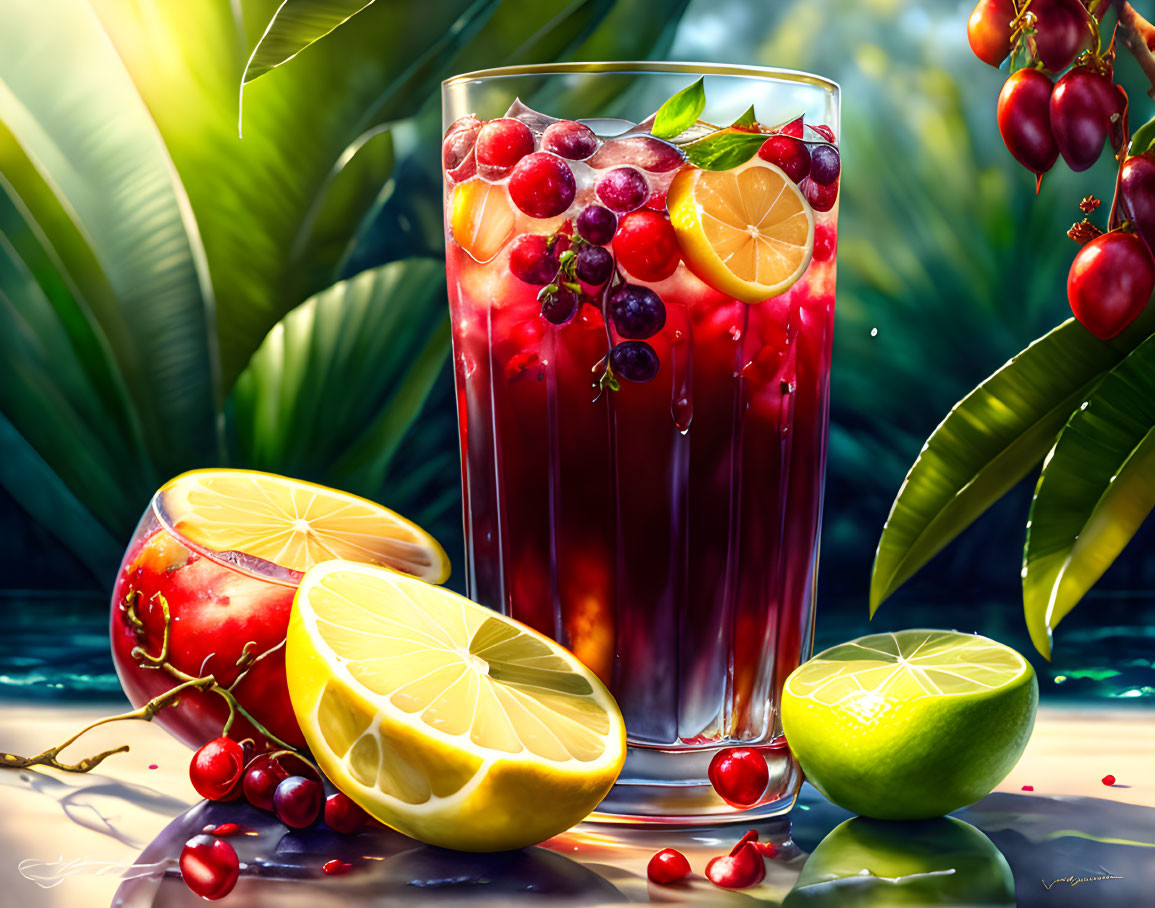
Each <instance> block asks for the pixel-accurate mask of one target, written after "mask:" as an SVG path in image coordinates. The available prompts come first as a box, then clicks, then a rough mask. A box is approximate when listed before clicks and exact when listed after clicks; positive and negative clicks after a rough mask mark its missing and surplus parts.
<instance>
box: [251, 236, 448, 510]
mask: <svg viewBox="0 0 1155 908" xmlns="http://www.w3.org/2000/svg"><path fill="white" fill-rule="evenodd" d="M444 292H445V282H444V265H443V263H442V262H440V261H439V260H434V259H410V260H406V261H400V262H391V263H390V264H388V265H384V266H382V267H380V268H375V269H372V270H370V271H365V272H362V273H361V274H358V275H357V276H355V277H353V278H350V279H349V280H347V281H341V282H339V283H337V284H334V285H333V286H332V287H329V288H328V289H326V290H324V291H323V292H321V293H319V294H317V295H316V296H313V297H311V298H310V299H308V300H307V301H305V302H304V303H302V304H301V305H300V306H298V307H297V308H296V309H294V310H293V311H292V312H290V313H289V314H288V315H287V316H285V318H283V319H282V320H281V322H280V323H278V325H277V326H276V327H275V328H274V329H273V330H272V331H270V332H269V335H268V337H267V338H265V341H264V343H262V344H261V346H260V348H259V349H258V350H257V352H256V353H254V354H253V357H252V360H251V361H250V363H249V365H248V367H247V368H246V369H245V371H244V372H243V373H242V374H241V376H240V378H239V379H238V380H237V383H236V387H235V388H234V390H233V395H232V405H233V415H234V424H235V426H236V434H237V439H236V441H237V444H236V448H237V454H238V459H239V461H240V462H241V463H242V464H244V465H245V466H249V467H255V468H257V469H276V470H278V471H282V472H287V473H290V474H292V475H295V476H302V477H306V478H310V479H315V480H320V481H328V482H333V483H335V484H338V485H341V486H342V487H343V488H348V489H350V490H351V491H355V492H359V493H361V494H365V495H372V496H377V495H378V493H379V492H380V484H381V481H382V478H383V476H384V475H385V472H386V470H387V469H388V466H389V462H390V460H391V459H392V456H393V454H394V453H395V452H396V449H397V446H398V445H399V443H400V441H401V439H402V438H403V437H404V436H405V433H406V431H407V430H408V429H409V426H410V424H411V423H412V421H413V420H414V419H415V418H416V416H417V414H418V413H419V412H420V409H421V406H422V404H423V403H424V401H425V398H426V396H427V395H428V393H429V389H430V387H432V385H433V382H434V380H435V379H436V377H437V374H438V372H439V371H440V369H441V366H442V364H443V363H444V362H445V358H446V356H447V354H448V350H449V336H448V332H447V330H446V323H447V321H448V314H447V311H446V309H445V308H444V296H443V295H444Z"/></svg>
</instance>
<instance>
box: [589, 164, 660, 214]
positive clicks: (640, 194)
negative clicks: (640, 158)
mask: <svg viewBox="0 0 1155 908" xmlns="http://www.w3.org/2000/svg"><path fill="white" fill-rule="evenodd" d="M594 192H596V193H597V196H598V198H599V199H600V200H601V201H602V203H603V204H605V205H608V206H609V207H610V208H612V209H613V210H614V211H616V212H618V214H625V213H626V212H627V211H633V210H634V209H635V208H641V207H642V205H643V204H645V201H646V199H648V198H649V197H650V184H649V183H647V182H646V178H645V176H644V175H643V174H642V172H641V171H640V170H638V169H637V168H636V167H615V168H614V169H613V170H611V171H610V172H609V173H607V174H604V175H602V176H601V177H599V178H598V181H597V183H595V184H594Z"/></svg>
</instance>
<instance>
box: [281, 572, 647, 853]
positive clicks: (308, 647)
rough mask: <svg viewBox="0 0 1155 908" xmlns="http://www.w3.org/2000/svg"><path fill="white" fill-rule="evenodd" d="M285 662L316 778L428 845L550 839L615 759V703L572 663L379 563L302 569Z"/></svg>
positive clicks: (587, 805)
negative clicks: (323, 775)
mask: <svg viewBox="0 0 1155 908" xmlns="http://www.w3.org/2000/svg"><path fill="white" fill-rule="evenodd" d="M286 667H287V673H288V678H289V693H290V696H291V698H292V702H293V710H294V713H295V714H296V716H297V721H298V722H299V723H300V725H301V728H302V731H303V733H304V735H305V739H306V740H307V741H308V743H309V747H310V749H311V750H312V752H313V754H314V756H315V757H316V759H317V761H318V763H319V764H320V766H321V768H322V769H323V770H324V771H325V773H326V775H328V776H329V778H330V779H331V780H332V781H333V782H334V784H336V785H337V787H338V788H340V789H341V790H342V791H343V792H344V793H345V794H347V795H348V796H349V797H351V798H352V799H353V800H354V801H356V802H357V803H358V804H360V805H361V806H362V807H363V808H365V809H366V810H367V811H369V812H370V813H371V814H373V815H374V816H375V817H377V818H378V819H379V820H381V821H382V822H384V823H386V824H388V825H389V826H392V827H393V828H395V829H397V830H399V831H401V832H403V833H405V834H406V835H410V836H413V837H414V838H418V839H420V840H422V841H424V842H428V843H430V844H434V845H440V846H442V847H447V848H457V849H460V850H466V851H499V850H506V849H510V848H518V847H522V846H524V845H529V844H533V843H536V842H539V841H542V840H543V839H546V838H549V837H550V836H552V835H555V834H557V833H559V832H561V831H563V830H565V829H568V828H569V827H570V826H572V825H574V824H575V823H577V822H579V821H580V820H581V819H583V818H584V817H585V816H586V815H587V814H588V813H589V812H590V811H591V810H593V808H594V807H596V806H597V804H598V802H599V801H600V800H601V798H602V797H604V796H605V794H606V793H607V792H608V791H609V789H610V786H611V785H612V784H613V782H614V780H615V779H616V778H617V775H618V773H619V771H620V770H621V766H622V763H623V762H624V759H625V726H624V723H623V721H622V717H621V714H620V712H619V711H618V708H617V705H616V704H615V703H614V701H613V698H612V697H611V696H610V694H609V692H608V691H607V690H606V689H605V687H604V686H603V685H602V683H601V682H600V681H598V679H597V677H596V676H595V675H594V674H593V673H592V672H591V671H590V670H589V669H587V668H586V667H585V666H583V665H582V664H581V663H580V662H579V661H578V660H577V659H576V658H574V656H573V655H571V654H570V653H569V652H567V651H566V650H565V649H563V648H562V647H561V646H560V645H559V644H557V643H555V642H553V641H552V640H549V639H548V638H546V637H544V636H542V635H541V634H538V633H537V632H536V631H533V630H531V629H530V628H528V627H525V626H524V625H522V624H520V623H518V622H516V621H513V620H512V619H509V618H506V617H504V616H502V615H499V614H497V613H496V612H492V611H490V610H489V609H486V608H483V607H482V606H479V605H477V604H476V603H473V602H470V601H469V600H468V599H465V598H463V597H461V596H458V595H457V594H455V593H452V592H449V591H448V590H445V589H442V588H440V587H435V586H431V585H429V584H426V583H422V582H421V581H419V580H416V579H414V578H412V577H406V576H404V575H402V574H398V573H395V572H393V571H389V570H386V569H382V568H376V567H372V566H369V565H365V564H354V563H351V562H337V561H333V562H326V563H324V564H321V565H318V566H317V567H315V568H313V569H312V570H310V571H309V572H308V573H307V574H306V575H305V577H304V579H303V580H302V581H301V586H300V589H299V590H298V593H297V598H296V601H295V603H294V607H293V614H292V617H291V619H290V622H289V634H288V643H287V648H286Z"/></svg>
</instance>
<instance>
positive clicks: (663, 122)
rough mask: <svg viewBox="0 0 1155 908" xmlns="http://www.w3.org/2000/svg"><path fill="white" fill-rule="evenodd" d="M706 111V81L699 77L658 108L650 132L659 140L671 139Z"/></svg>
mask: <svg viewBox="0 0 1155 908" xmlns="http://www.w3.org/2000/svg"><path fill="white" fill-rule="evenodd" d="M705 109H706V80H705V78H704V77H700V78H699V79H698V80H697V81H696V82H694V83H693V84H692V85H688V86H686V87H685V88H683V89H682V90H681V91H680V92H678V93H677V94H675V95H673V96H672V97H671V98H670V99H669V100H668V101H666V103H665V104H663V105H662V106H661V107H659V108H658V112H657V113H656V114H655V115H654V125H653V128H652V129H651V130H650V132H651V133H653V134H654V135H655V136H657V137H658V138H659V139H672V138H674V137H675V136H678V135H681V134H682V133H683V132H685V131H686V130H687V129H689V128H690V127H691V126H693V125H694V124H695V123H697V122H698V117H700V116H701V115H702V111H703V110H705Z"/></svg>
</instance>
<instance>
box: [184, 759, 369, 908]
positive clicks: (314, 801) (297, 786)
mask: <svg viewBox="0 0 1155 908" xmlns="http://www.w3.org/2000/svg"><path fill="white" fill-rule="evenodd" d="M189 780H190V781H191V782H192V786H193V788H195V789H196V791H197V794H199V795H200V796H201V797H203V798H206V799H208V800H210V801H237V800H240V799H241V798H244V799H245V800H246V801H248V802H249V803H250V804H251V805H253V806H254V807H256V808H258V809H260V810H265V811H268V812H270V813H272V814H274V815H275V816H276V817H277V819H278V820H280V821H281V822H282V823H284V824H285V825H286V826H288V827H290V828H291V829H305V828H307V827H309V826H312V825H313V824H314V823H316V822H317V821H318V820H320V819H321V818H322V817H323V818H324V821H325V825H326V826H328V827H329V828H330V829H332V830H333V831H334V832H337V833H340V834H342V835H352V834H354V833H356V832H359V831H360V830H361V829H363V828H364V827H365V826H366V825H367V824H368V823H369V822H370V818H369V815H368V814H367V813H365V811H364V810H362V809H361V808H360V807H359V806H358V805H357V804H355V803H354V802H353V801H352V800H351V799H350V798H349V797H348V796H346V795H344V794H342V793H341V792H335V793H333V794H331V795H329V796H328V797H327V798H326V797H325V789H324V786H323V784H322V781H321V778H320V776H319V775H318V774H317V773H316V771H315V770H313V768H312V767H310V766H309V765H308V764H306V763H305V762H304V761H302V760H300V759H299V758H297V757H295V756H294V755H292V754H290V753H288V752H287V751H279V752H273V753H264V754H254V753H253V750H252V743H251V742H248V741H246V742H245V743H244V744H242V743H239V742H237V741H234V740H233V739H232V738H228V737H219V738H215V739H213V740H212V741H209V742H208V743H207V744H205V745H204V746H203V747H202V748H201V749H200V750H198V751H197V752H196V753H195V754H193V757H192V761H191V762H190V764H189ZM235 831H236V827H235V826H234V824H231V823H226V824H224V825H222V826H218V827H216V828H215V829H214V830H212V832H211V833H209V832H208V831H207V830H206V833H205V834H202V835H198V836H195V837H194V838H192V839H189V841H188V842H187V843H186V844H185V847H184V850H183V851H182V852H181V857H180V866H181V874H182V876H183V877H184V881H185V883H186V884H187V885H188V887H189V888H190V889H192V891H193V892H195V893H196V894H197V895H199V896H201V897H202V898H206V899H219V898H223V897H224V896H226V895H228V893H229V892H231V891H232V889H233V886H235V885H236V882H237V876H238V874H239V868H240V862H239V860H238V858H237V853H236V850H235V849H234V848H233V847H232V845H230V844H229V843H228V842H226V841H224V840H223V838H222V837H223V836H227V835H229V834H230V833H231V832H235Z"/></svg>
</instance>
